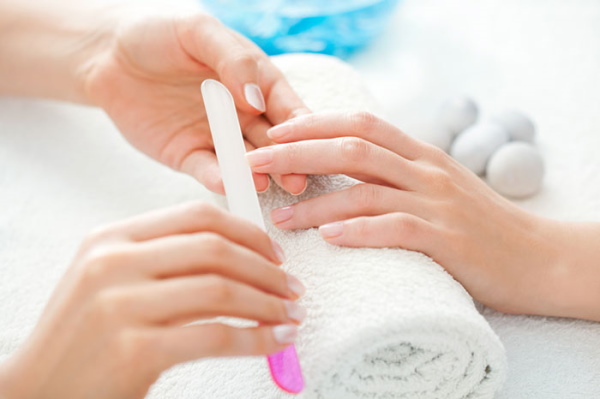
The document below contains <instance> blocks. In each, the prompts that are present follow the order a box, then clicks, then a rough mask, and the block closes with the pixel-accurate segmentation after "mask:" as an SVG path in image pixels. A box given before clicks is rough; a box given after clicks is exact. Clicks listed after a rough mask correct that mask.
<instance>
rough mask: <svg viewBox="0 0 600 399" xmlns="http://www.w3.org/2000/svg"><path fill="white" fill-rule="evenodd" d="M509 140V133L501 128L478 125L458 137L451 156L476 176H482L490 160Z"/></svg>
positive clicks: (489, 124)
mask: <svg viewBox="0 0 600 399" xmlns="http://www.w3.org/2000/svg"><path fill="white" fill-rule="evenodd" d="M508 140H509V138H508V133H506V131H505V130H504V129H503V128H501V127H500V126H498V125H495V124H491V123H481V124H477V125H475V126H472V127H470V128H468V129H467V130H465V131H464V132H462V133H461V134H459V135H458V137H457V138H456V139H455V140H454V143H453V144H452V147H451V148H450V155H452V157H453V158H454V159H456V160H457V161H458V162H460V163H461V164H463V165H464V166H466V167H467V168H469V169H470V170H471V171H473V172H474V173H475V174H478V175H482V174H483V173H484V172H485V166H486V165H487V162H488V160H489V158H490V157H491V156H492V154H493V153H494V152H495V151H496V150H497V149H498V148H500V146H502V145H503V144H505V143H506V142H508Z"/></svg>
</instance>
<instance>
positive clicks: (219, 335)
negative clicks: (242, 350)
mask: <svg viewBox="0 0 600 399" xmlns="http://www.w3.org/2000/svg"><path fill="white" fill-rule="evenodd" d="M205 339H206V340H207V342H210V344H211V345H210V346H211V348H213V349H214V350H215V351H216V352H217V353H223V352H227V353H228V352H230V351H231V348H232V347H233V344H234V336H233V332H232V330H231V329H230V328H228V327H227V326H225V325H222V324H214V325H213V328H212V329H211V330H210V331H209V332H208V333H207V334H206V336H205Z"/></svg>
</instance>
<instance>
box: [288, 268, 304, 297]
mask: <svg viewBox="0 0 600 399" xmlns="http://www.w3.org/2000/svg"><path fill="white" fill-rule="evenodd" d="M287 285H288V288H289V289H290V291H292V292H293V293H294V294H296V296H297V297H298V298H299V297H301V296H302V295H304V293H305V292H306V288H305V287H304V284H302V283H301V282H300V280H298V279H297V278H296V277H294V276H292V275H291V274H288V275H287Z"/></svg>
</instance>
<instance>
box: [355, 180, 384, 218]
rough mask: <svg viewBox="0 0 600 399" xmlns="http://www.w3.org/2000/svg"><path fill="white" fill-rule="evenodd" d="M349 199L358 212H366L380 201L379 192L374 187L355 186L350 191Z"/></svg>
mask: <svg viewBox="0 0 600 399" xmlns="http://www.w3.org/2000/svg"><path fill="white" fill-rule="evenodd" d="M351 197H352V202H353V203H354V205H355V206H356V207H357V208H358V209H359V210H362V211H367V210H370V209H372V208H373V206H374V205H375V204H377V202H378V201H379V200H380V192H379V190H378V189H377V187H376V186H373V185H370V184H357V185H356V186H354V187H353V188H352V189H351Z"/></svg>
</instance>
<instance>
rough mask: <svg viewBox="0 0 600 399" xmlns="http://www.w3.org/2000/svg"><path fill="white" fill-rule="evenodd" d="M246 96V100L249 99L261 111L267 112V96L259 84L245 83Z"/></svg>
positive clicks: (249, 102)
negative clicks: (264, 95)
mask: <svg viewBox="0 0 600 399" xmlns="http://www.w3.org/2000/svg"><path fill="white" fill-rule="evenodd" d="M244 96H246V101H248V104H250V105H252V106H253V107H254V108H256V109H257V110H259V111H260V112H265V111H266V110H267V108H266V106H265V98H264V97H263V95H262V92H261V91H260V87H258V85H256V84H254V83H246V84H245V85H244Z"/></svg>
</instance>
